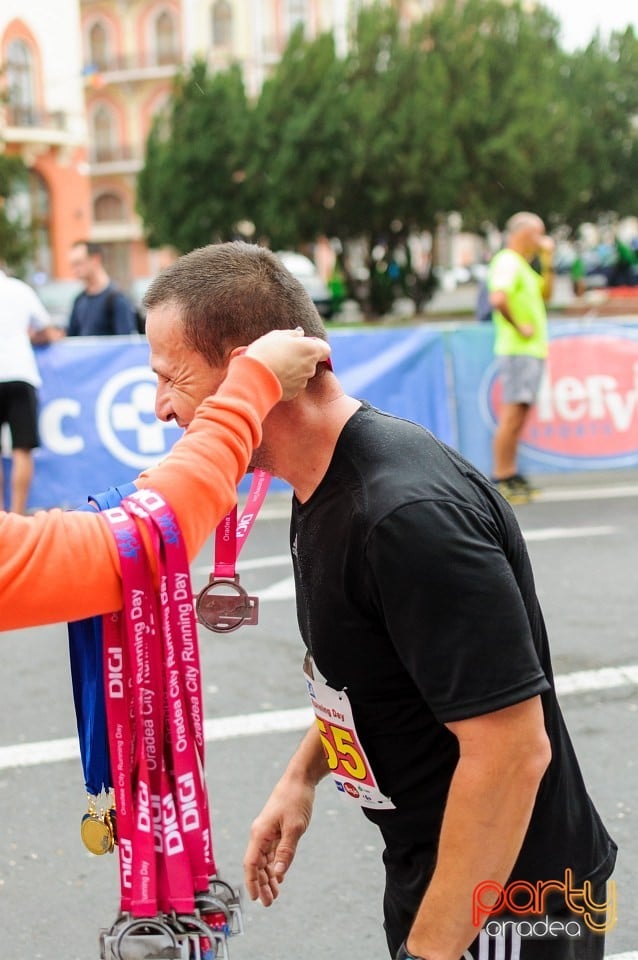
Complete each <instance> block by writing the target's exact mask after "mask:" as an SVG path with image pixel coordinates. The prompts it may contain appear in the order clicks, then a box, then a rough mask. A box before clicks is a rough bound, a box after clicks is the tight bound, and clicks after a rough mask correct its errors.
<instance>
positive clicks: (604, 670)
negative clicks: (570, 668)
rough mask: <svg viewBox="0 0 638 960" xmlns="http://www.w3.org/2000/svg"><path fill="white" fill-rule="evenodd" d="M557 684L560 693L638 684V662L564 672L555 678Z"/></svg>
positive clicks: (586, 691) (557, 690)
mask: <svg viewBox="0 0 638 960" xmlns="http://www.w3.org/2000/svg"><path fill="white" fill-rule="evenodd" d="M555 685H556V692H557V693H558V694H559V695H560V694H563V695H565V694H568V693H588V692H591V691H595V690H610V689H611V688H612V687H626V686H638V663H634V664H630V665H629V666H626V667H601V668H600V669H599V670H579V671H577V672H575V673H563V674H560V675H559V676H557V677H556V678H555Z"/></svg>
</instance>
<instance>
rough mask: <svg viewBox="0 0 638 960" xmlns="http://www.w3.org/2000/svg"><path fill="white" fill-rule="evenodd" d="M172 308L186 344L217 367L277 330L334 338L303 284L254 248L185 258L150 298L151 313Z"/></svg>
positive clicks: (217, 246) (217, 248)
mask: <svg viewBox="0 0 638 960" xmlns="http://www.w3.org/2000/svg"><path fill="white" fill-rule="evenodd" d="M169 303H170V304H173V305H174V306H175V307H177V309H178V310H179V312H180V319H181V322H182V331H183V335H184V340H185V342H186V343H187V344H188V346H189V347H191V348H192V349H193V350H196V351H197V352H198V353H200V354H202V356H204V357H205V358H206V359H207V360H208V362H209V363H210V364H211V365H213V366H219V365H220V364H224V363H225V362H226V361H227V359H228V355H229V353H230V352H231V351H232V350H233V349H234V348H235V347H237V346H240V345H242V344H245V343H251V342H252V341H253V340H256V339H257V337H261V336H263V334H265V333H269V332H270V331H271V330H291V329H294V328H295V327H302V328H303V330H304V333H305V334H306V335H307V336H311V337H319V338H321V339H322V340H327V339H328V337H327V333H326V329H325V327H324V325H323V322H322V320H321V317H320V316H319V314H318V312H317V309H316V307H315V305H314V303H313V302H312V300H311V298H310V296H309V295H308V293H307V292H306V290H305V289H304V287H303V286H302V284H301V283H300V282H299V281H298V280H297V279H296V278H295V277H293V276H292V274H291V273H290V272H289V271H288V270H287V269H286V267H284V265H283V263H282V262H281V260H280V259H279V257H277V256H276V255H275V254H274V253H272V252H271V251H270V250H268V249H267V248H266V247H262V246H259V245H257V244H254V243H245V242H243V241H232V242H230V243H212V244H209V246H206V247H200V248H199V249H197V250H193V251H191V253H187V254H185V255H184V256H182V257H180V258H179V259H178V260H176V261H175V262H174V263H172V264H171V265H170V266H168V267H166V269H164V270H162V272H161V273H160V274H159V275H158V276H157V277H156V278H155V280H153V282H152V283H151V285H150V287H149V288H148V290H147V292H146V295H145V297H144V306H145V308H146V309H147V310H150V309H152V308H153V307H159V306H163V305H164V304H169Z"/></svg>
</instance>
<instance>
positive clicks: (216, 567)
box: [195, 470, 270, 633]
mask: <svg viewBox="0 0 638 960" xmlns="http://www.w3.org/2000/svg"><path fill="white" fill-rule="evenodd" d="M269 484H270V474H268V473H266V472H265V471H264V470H255V472H254V474H253V479H252V482H251V485H250V490H249V492H248V498H247V501H246V506H245V507H244V509H243V511H242V514H241V517H240V518H239V520H237V507H236V506H235V507H233V509H232V510H231V512H230V513H229V514H227V516H226V517H224V519H223V520H222V522H221V523H220V524H219V525H218V527H217V530H216V531H215V556H214V561H213V572H212V573H211V575H210V578H209V582H208V583H207V584H206V586H205V587H203V588H202V589H201V590H200V592H199V593H198V595H197V597H196V598H195V610H196V613H197V619H198V621H199V623H201V624H203V626H205V627H208V629H209V630H213V631H214V632H215V633H228V632H230V631H231V630H236V629H237V628H238V627H241V626H242V624H251V625H254V624H256V623H257V612H258V608H259V601H258V599H257V597H249V596H248V594H247V593H246V591H245V590H244V588H243V587H242V585H241V584H240V582H239V575H238V574H237V573H236V564H237V558H238V556H239V554H240V552H241V549H242V547H243V545H244V543H245V542H246V539H247V537H248V534H249V533H250V531H251V529H252V526H253V524H254V522H255V520H256V519H257V515H258V513H259V511H260V509H261V506H262V504H263V502H264V500H265V499H266V494H267V492H268V486H269Z"/></svg>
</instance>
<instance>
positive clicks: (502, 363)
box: [498, 354, 545, 404]
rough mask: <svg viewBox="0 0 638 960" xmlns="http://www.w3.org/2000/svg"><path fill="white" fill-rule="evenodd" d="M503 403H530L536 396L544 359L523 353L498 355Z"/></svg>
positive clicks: (543, 367)
mask: <svg viewBox="0 0 638 960" xmlns="http://www.w3.org/2000/svg"><path fill="white" fill-rule="evenodd" d="M498 369H499V373H500V376H501V386H502V395H503V403H528V404H532V403H534V402H535V401H536V397H537V396H538V389H539V387H540V383H541V379H542V377H543V370H544V369H545V361H544V360H543V359H541V358H540V357H528V356H525V354H517V355H515V356H508V357H499V358H498Z"/></svg>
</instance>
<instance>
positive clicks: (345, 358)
mask: <svg viewBox="0 0 638 960" xmlns="http://www.w3.org/2000/svg"><path fill="white" fill-rule="evenodd" d="M550 334H551V341H550V356H549V361H548V367H547V374H546V376H545V379H544V382H543V385H542V388H541V392H540V396H539V398H538V403H537V404H536V405H535V407H534V408H533V410H532V413H531V415H530V418H529V422H528V424H527V425H526V428H525V432H524V435H523V438H522V443H521V447H520V465H521V468H522V469H523V470H525V471H528V472H530V473H543V472H560V471H566V470H592V469H613V468H614V467H632V466H638V324H636V323H631V322H630V323H625V322H622V323H621V322H613V321H601V322H597V323H590V322H587V323H584V322H582V321H580V322H569V323H568V322H563V321H561V322H554V323H552V324H550ZM330 342H331V344H332V350H333V362H334V367H335V372H336V374H337V376H338V377H339V379H340V381H341V383H342V384H343V387H344V389H345V390H346V392H347V393H349V394H351V395H353V396H355V397H360V398H362V399H366V400H368V401H369V402H370V403H372V404H374V405H375V406H377V407H380V408H381V409H383V410H388V411H389V412H391V413H394V414H396V415H397V416H400V417H405V418H406V419H409V420H414V421H416V422H417V423H421V424H423V425H424V426H426V427H428V428H429V429H430V430H432V432H433V433H434V434H435V435H436V436H438V437H439V438H440V439H442V440H444V441H445V442H447V443H449V444H451V445H452V446H454V447H456V448H457V449H459V450H460V452H461V453H462V454H463V455H464V456H465V457H466V458H467V459H468V460H470V461H472V462H473V463H474V464H476V466H477V467H479V469H481V470H483V471H484V472H485V473H487V474H488V475H489V472H490V469H491V445H492V436H493V433H494V428H495V425H496V422H497V416H498V408H499V405H500V382H499V378H498V376H497V374H496V365H495V363H494V358H493V355H492V348H493V334H492V330H491V327H490V326H489V325H488V324H476V323H459V324H457V325H453V324H444V325H441V326H435V325H429V324H428V325H423V326H419V327H404V328H400V329H388V328H384V329H380V330H377V329H369V330H363V331H361V330H357V331H348V330H344V331H338V330H334V331H330ZM37 357H38V364H39V367H40V371H41V374H42V380H43V386H42V388H41V390H40V433H41V442H42V446H41V448H40V450H38V451H36V463H35V477H34V482H33V486H32V490H31V497H30V500H29V507H30V508H37V507H51V506H78V505H79V504H81V503H83V502H85V500H86V497H87V495H88V494H89V493H96V492H99V491H100V490H103V489H105V488H107V487H110V486H114V485H117V484H120V483H125V482H127V481H129V480H132V479H133V478H134V477H135V476H136V475H137V474H138V473H139V471H140V470H142V469H144V468H146V467H149V466H151V465H152V464H154V463H157V461H158V460H161V459H162V458H163V457H164V456H165V454H166V453H167V452H168V450H170V448H171V447H172V445H173V443H174V442H175V440H176V439H177V438H178V437H179V435H180V432H181V431H180V429H179V427H177V426H175V425H174V424H173V423H171V424H165V423H161V422H160V421H158V420H157V419H156V417H155V412H154V407H155V375H154V374H153V373H152V372H151V370H150V368H149V365H148V344H147V343H146V340H145V339H144V338H143V337H100V338H94V339H89V338H80V339H77V340H65V341H62V342H60V343H56V344H53V345H52V346H50V347H45V348H40V349H38V350H37ZM5 486H6V477H5ZM273 488H274V489H277V488H279V489H286V485H285V484H283V483H281V481H275V482H274V485H273ZM243 489H247V481H243V483H242V490H243Z"/></svg>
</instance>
